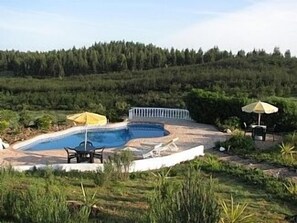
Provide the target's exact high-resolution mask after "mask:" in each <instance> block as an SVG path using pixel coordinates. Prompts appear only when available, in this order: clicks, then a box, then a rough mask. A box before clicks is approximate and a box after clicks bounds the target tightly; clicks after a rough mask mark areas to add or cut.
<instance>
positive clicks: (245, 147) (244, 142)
mask: <svg viewBox="0 0 297 223" xmlns="http://www.w3.org/2000/svg"><path fill="white" fill-rule="evenodd" d="M219 145H220V146H223V147H225V148H226V149H227V152H228V153H231V154H237V155H242V156H245V155H247V154H249V153H250V152H251V151H254V150H255V145H254V141H253V140H252V138H251V137H246V136H244V135H241V134H238V135H233V136H232V137H231V138H230V139H229V140H227V141H225V142H222V143H220V144H219Z"/></svg>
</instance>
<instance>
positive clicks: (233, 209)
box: [220, 195, 253, 223]
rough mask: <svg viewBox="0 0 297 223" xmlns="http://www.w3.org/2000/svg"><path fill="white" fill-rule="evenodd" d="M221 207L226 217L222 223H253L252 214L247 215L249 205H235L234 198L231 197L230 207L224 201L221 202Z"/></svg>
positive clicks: (222, 219)
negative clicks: (245, 212)
mask: <svg viewBox="0 0 297 223" xmlns="http://www.w3.org/2000/svg"><path fill="white" fill-rule="evenodd" d="M220 204H221V207H222V209H223V213H224V217H222V218H221V219H220V223H247V222H252V220H251V218H252V216H253V215H252V214H248V215H245V214H244V211H245V210H246V208H247V206H248V203H243V204H242V205H240V204H237V205H235V204H234V200H233V197H232V195H231V200H230V206H228V205H227V202H225V201H224V200H221V201H220Z"/></svg>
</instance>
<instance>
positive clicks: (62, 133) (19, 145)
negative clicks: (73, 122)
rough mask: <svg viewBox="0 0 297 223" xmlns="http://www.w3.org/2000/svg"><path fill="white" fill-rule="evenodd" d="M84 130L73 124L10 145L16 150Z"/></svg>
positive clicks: (89, 127)
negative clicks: (69, 126)
mask: <svg viewBox="0 0 297 223" xmlns="http://www.w3.org/2000/svg"><path fill="white" fill-rule="evenodd" d="M129 123H131V122H128V121H125V122H119V123H110V124H107V125H104V126H100V125H90V126H88V127H87V128H88V130H93V129H111V128H112V129H117V128H124V127H125V126H127V125H128V124H129ZM85 130H86V126H74V127H71V128H68V129H65V130H61V131H57V132H50V133H45V134H42V135H38V136H35V137H33V138H31V139H27V140H24V141H21V142H17V143H15V144H13V145H11V148H12V149H15V150H18V149H20V148H22V147H25V146H28V145H30V144H32V143H35V142H37V141H42V140H45V139H49V138H58V137H62V136H65V135H68V134H71V133H79V132H82V131H85ZM57 149H62V148H57Z"/></svg>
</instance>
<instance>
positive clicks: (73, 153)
mask: <svg viewBox="0 0 297 223" xmlns="http://www.w3.org/2000/svg"><path fill="white" fill-rule="evenodd" d="M64 149H65V151H66V153H67V163H71V159H74V158H76V161H77V162H78V161H79V160H78V155H77V153H76V151H75V150H73V149H72V148H70V147H64Z"/></svg>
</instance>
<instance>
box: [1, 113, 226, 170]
mask: <svg viewBox="0 0 297 223" xmlns="http://www.w3.org/2000/svg"><path fill="white" fill-rule="evenodd" d="M133 121H145V122H146V121H149V122H160V123H164V125H165V129H166V130H168V131H169V132H170V134H169V135H168V136H165V137H158V138H145V139H143V138H142V139H133V140H130V141H129V142H128V143H127V144H126V146H129V147H135V148H138V149H140V150H141V149H143V148H142V147H141V145H140V143H144V142H148V143H149V142H160V143H165V142H168V141H169V140H171V139H173V138H176V137H178V138H179V140H178V141H177V142H176V145H177V146H178V147H179V151H184V150H187V149H191V148H193V147H195V146H199V145H204V148H205V149H209V148H212V147H213V146H214V143H215V142H216V141H225V140H226V139H227V137H228V135H227V134H226V133H222V132H220V131H218V130H217V129H216V128H215V127H214V126H211V125H205V124H199V123H196V122H193V121H186V120H172V119H151V118H150V119H147V120H146V119H143V118H142V119H141V120H135V119H134V120H133ZM12 147H13V145H11V146H10V147H9V148H8V149H5V150H2V151H0V164H1V165H12V166H18V165H36V164H48V165H50V164H58V163H61V164H63V163H67V159H66V157H67V155H66V152H65V151H64V150H63V149H61V150H47V151H38V152H36V151H34V152H28V151H22V150H16V149H13V148H12ZM114 150H115V149H106V150H104V159H107V157H108V156H109V155H110V154H111V153H113V152H114ZM116 150H118V149H116ZM170 153H174V152H169V151H168V152H166V153H164V154H163V155H168V154H170ZM72 162H73V163H74V162H75V161H74V160H73V161H72ZM95 162H99V161H95Z"/></svg>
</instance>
